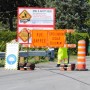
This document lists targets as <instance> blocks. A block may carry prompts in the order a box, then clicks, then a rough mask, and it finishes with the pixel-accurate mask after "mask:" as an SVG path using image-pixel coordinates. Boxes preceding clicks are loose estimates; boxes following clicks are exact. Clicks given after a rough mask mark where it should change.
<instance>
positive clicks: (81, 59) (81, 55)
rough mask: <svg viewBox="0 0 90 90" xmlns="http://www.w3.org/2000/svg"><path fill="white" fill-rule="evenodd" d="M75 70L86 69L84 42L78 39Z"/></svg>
mask: <svg viewBox="0 0 90 90" xmlns="http://www.w3.org/2000/svg"><path fill="white" fill-rule="evenodd" d="M76 70H86V42H85V40H80V41H78V58H77V65H76Z"/></svg>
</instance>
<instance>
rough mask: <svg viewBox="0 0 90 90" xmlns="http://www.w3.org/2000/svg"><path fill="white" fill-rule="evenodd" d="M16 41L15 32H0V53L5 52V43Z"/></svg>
mask: <svg viewBox="0 0 90 90" xmlns="http://www.w3.org/2000/svg"><path fill="white" fill-rule="evenodd" d="M13 39H16V32H11V31H0V51H5V48H6V43H8V42H10V41H11V40H13Z"/></svg>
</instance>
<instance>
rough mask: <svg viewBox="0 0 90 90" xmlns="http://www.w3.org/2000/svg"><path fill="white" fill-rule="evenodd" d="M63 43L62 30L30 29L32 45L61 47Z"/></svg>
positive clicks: (63, 32)
mask: <svg viewBox="0 0 90 90" xmlns="http://www.w3.org/2000/svg"><path fill="white" fill-rule="evenodd" d="M64 43H65V31H64V30H32V45H33V46H34V47H63V46H64Z"/></svg>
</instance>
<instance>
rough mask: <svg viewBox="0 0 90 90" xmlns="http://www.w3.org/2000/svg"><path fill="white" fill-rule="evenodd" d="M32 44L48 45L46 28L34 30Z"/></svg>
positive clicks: (36, 45) (37, 45) (38, 45)
mask: <svg viewBox="0 0 90 90" xmlns="http://www.w3.org/2000/svg"><path fill="white" fill-rule="evenodd" d="M32 45H33V46H34V47H45V46H47V31H46V30H32Z"/></svg>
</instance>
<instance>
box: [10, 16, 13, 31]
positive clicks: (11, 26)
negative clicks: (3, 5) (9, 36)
mask: <svg viewBox="0 0 90 90" xmlns="http://www.w3.org/2000/svg"><path fill="white" fill-rule="evenodd" d="M9 28H10V31H13V17H12V15H10V17H9Z"/></svg>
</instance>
